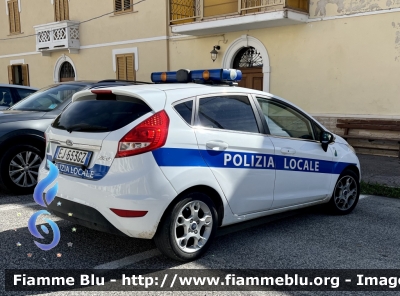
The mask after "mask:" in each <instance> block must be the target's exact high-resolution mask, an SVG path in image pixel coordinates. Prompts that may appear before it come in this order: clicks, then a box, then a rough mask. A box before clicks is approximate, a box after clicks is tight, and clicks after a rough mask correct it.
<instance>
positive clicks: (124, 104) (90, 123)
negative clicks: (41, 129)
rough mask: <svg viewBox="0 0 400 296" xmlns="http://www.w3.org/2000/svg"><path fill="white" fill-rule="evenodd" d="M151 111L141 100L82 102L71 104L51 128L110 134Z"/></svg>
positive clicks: (126, 98)
mask: <svg viewBox="0 0 400 296" xmlns="http://www.w3.org/2000/svg"><path fill="white" fill-rule="evenodd" d="M150 111H152V110H151V108H150V107H149V106H148V105H147V104H146V103H145V102H143V101H142V100H140V99H136V98H132V97H125V96H118V95H117V96H116V100H84V101H77V102H73V103H72V104H71V105H69V106H68V108H67V109H65V111H64V112H63V113H61V114H60V115H59V116H58V117H57V118H56V120H55V121H54V122H53V124H52V126H53V127H54V128H57V129H62V130H67V131H69V132H72V131H80V132H110V131H114V130H117V129H120V128H122V127H124V126H126V125H128V124H130V123H131V122H132V121H135V120H136V119H138V118H140V117H142V116H143V115H145V114H146V113H148V112H150Z"/></svg>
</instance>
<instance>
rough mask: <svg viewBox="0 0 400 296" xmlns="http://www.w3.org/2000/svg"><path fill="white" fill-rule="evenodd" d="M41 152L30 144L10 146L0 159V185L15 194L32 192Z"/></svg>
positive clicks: (41, 158) (41, 155)
mask: <svg viewBox="0 0 400 296" xmlns="http://www.w3.org/2000/svg"><path fill="white" fill-rule="evenodd" d="M43 154H44V153H42V151H41V150H40V149H38V148H37V147H35V146H31V145H16V146H12V147H10V148H9V149H8V150H7V151H6V152H5V153H4V155H3V156H2V157H1V159H0V185H1V187H3V188H4V189H6V190H7V191H10V192H12V193H15V194H28V193H32V192H33V190H34V189H35V186H36V184H37V177H38V170H39V166H40V164H41V163H42V160H43ZM26 163H27V164H28V165H26ZM35 177H36V178H35Z"/></svg>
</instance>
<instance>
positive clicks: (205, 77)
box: [151, 69, 242, 84]
mask: <svg viewBox="0 0 400 296" xmlns="http://www.w3.org/2000/svg"><path fill="white" fill-rule="evenodd" d="M241 79H242V72H241V71H240V70H235V69H210V70H193V71H190V70H178V71H170V72H154V73H152V74H151V81H152V82H154V83H188V82H195V83H202V84H207V83H210V84H223V83H233V82H237V81H240V80H241Z"/></svg>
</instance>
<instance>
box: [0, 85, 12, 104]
mask: <svg viewBox="0 0 400 296" xmlns="http://www.w3.org/2000/svg"><path fill="white" fill-rule="evenodd" d="M12 105H13V98H12V95H11V90H10V88H8V87H0V106H3V107H11V106H12Z"/></svg>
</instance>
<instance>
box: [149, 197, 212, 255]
mask: <svg viewBox="0 0 400 296" xmlns="http://www.w3.org/2000/svg"><path fill="white" fill-rule="evenodd" d="M217 226H218V215H217V211H216V209H215V205H214V203H213V201H212V200H211V198H210V197H208V196H207V195H205V194H204V193H200V192H192V193H189V194H187V195H185V196H183V197H182V198H181V199H180V200H178V201H177V202H176V204H175V205H174V206H173V207H172V211H171V212H170V213H167V214H166V215H165V217H164V218H163V220H162V221H161V222H160V225H159V227H158V230H157V233H156V235H155V237H154V241H155V243H156V245H157V247H158V248H159V249H160V251H161V252H162V253H164V254H165V255H167V256H168V257H170V258H172V259H175V260H180V261H190V260H194V259H197V258H199V257H200V256H202V255H203V254H204V253H205V252H206V251H207V249H208V248H209V246H210V244H211V241H212V239H213V238H214V235H215V232H216V230H217Z"/></svg>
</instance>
